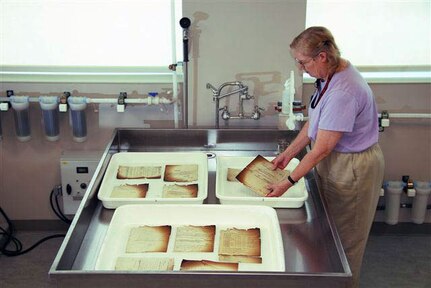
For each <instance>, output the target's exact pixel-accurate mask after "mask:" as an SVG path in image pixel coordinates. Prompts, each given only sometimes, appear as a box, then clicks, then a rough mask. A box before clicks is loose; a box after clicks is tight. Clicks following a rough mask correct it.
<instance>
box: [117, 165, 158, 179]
mask: <svg viewBox="0 0 431 288" xmlns="http://www.w3.org/2000/svg"><path fill="white" fill-rule="evenodd" d="M161 171H162V167H160V166H121V165H120V166H119V167H118V172H117V179H142V178H147V179H160V178H161V177H162V175H161Z"/></svg>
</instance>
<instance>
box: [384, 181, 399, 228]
mask: <svg viewBox="0 0 431 288" xmlns="http://www.w3.org/2000/svg"><path fill="white" fill-rule="evenodd" d="M402 192H403V182H401V181H388V182H387V183H386V191H385V218H386V220H385V222H386V223H387V224H389V225H395V224H397V223H398V216H399V213H400V200H401V193H402Z"/></svg>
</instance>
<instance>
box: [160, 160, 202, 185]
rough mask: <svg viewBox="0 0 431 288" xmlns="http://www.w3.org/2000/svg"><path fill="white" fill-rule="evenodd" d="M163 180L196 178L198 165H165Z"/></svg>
mask: <svg viewBox="0 0 431 288" xmlns="http://www.w3.org/2000/svg"><path fill="white" fill-rule="evenodd" d="M164 180H165V181H167V182H192V181H197V180H198V165H197V164H185V165H166V167H165V177H164Z"/></svg>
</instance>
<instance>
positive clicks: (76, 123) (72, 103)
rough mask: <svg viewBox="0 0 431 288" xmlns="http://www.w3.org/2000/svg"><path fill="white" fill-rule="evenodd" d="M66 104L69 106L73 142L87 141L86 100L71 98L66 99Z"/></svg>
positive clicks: (83, 98)
mask: <svg viewBox="0 0 431 288" xmlns="http://www.w3.org/2000/svg"><path fill="white" fill-rule="evenodd" d="M67 103H68V104H69V107H70V114H71V117H72V130H73V141H75V142H84V141H85V140H87V121H86V116H85V108H87V101H86V98H85V97H74V96H71V97H69V98H68V99H67Z"/></svg>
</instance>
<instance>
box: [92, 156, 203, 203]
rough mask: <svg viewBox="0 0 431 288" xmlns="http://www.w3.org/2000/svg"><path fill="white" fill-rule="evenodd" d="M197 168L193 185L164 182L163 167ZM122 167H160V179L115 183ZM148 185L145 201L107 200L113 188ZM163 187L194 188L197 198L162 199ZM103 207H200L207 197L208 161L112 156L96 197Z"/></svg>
mask: <svg viewBox="0 0 431 288" xmlns="http://www.w3.org/2000/svg"><path fill="white" fill-rule="evenodd" d="M182 164H185V165H187V164H197V165H198V180H197V181H194V182H178V183H176V182H165V181H163V175H164V171H165V165H182ZM120 165H123V166H140V165H142V166H161V169H162V170H161V178H160V179H117V171H118V167H119V166H120ZM142 183H148V184H149V188H148V192H147V195H146V197H145V198H113V197H111V193H112V189H113V188H114V186H118V185H123V184H129V185H133V184H142ZM165 184H179V185H187V184H198V194H197V197H194V198H162V191H163V186H164V185H165ZM97 196H98V198H99V200H101V201H102V203H103V206H104V207H105V208H108V209H115V208H117V207H119V206H121V205H125V204H154V203H161V204H168V203H171V204H202V203H203V201H204V200H205V199H206V198H207V196H208V160H207V156H206V154H205V153H202V152H187V153H184V152H169V153H165V152H121V153H117V154H114V155H113V156H112V158H111V160H110V162H109V165H108V167H107V169H106V173H105V175H104V177H103V180H102V184H101V186H100V189H99V192H98V194H97Z"/></svg>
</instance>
